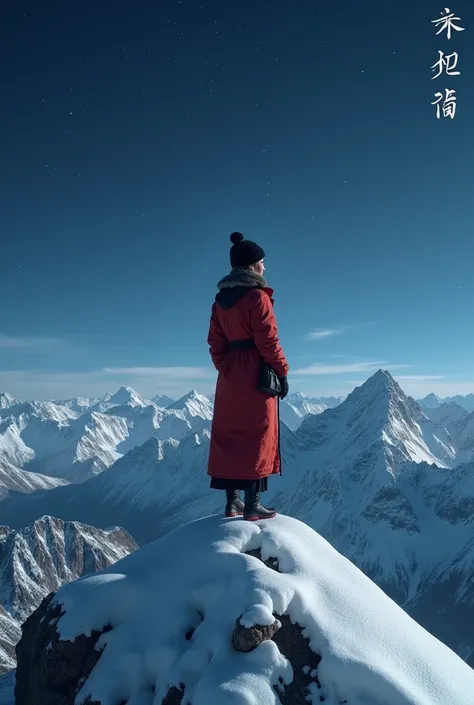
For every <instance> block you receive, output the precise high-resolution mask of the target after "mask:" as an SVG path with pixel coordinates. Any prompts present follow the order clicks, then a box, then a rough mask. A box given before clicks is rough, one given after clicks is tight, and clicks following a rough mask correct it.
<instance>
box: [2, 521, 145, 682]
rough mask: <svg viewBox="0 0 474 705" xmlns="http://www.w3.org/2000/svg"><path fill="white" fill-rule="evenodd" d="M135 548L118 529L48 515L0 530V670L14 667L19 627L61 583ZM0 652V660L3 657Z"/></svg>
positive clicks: (124, 533) (118, 557)
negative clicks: (28, 523) (23, 526)
mask: <svg viewBox="0 0 474 705" xmlns="http://www.w3.org/2000/svg"><path fill="white" fill-rule="evenodd" d="M135 549H136V543H135V541H134V540H133V539H132V537H131V536H129V534H127V532H126V531H124V530H123V529H120V528H118V527H115V528H113V529H108V530H100V529H96V528H95V527H92V526H86V525H84V524H79V523H77V522H73V521H67V522H64V521H62V520H61V519H55V518H53V517H50V516H45V517H42V518H41V519H38V520H36V521H35V522H34V523H33V524H31V525H29V526H27V527H25V528H23V529H20V530H18V531H14V530H13V529H10V528H8V527H6V526H2V527H0V672H1V668H2V665H3V669H4V670H8V669H9V668H14V650H12V649H9V645H10V646H12V645H13V647H14V645H15V644H16V642H17V641H18V639H19V636H20V629H19V625H20V624H21V622H23V620H24V619H26V617H28V615H30V614H31V612H33V610H34V609H36V607H37V606H38V605H39V603H40V602H41V600H42V599H43V598H44V597H46V595H48V594H49V593H50V592H53V591H55V590H57V589H58V587H60V586H61V585H63V584H64V583H67V582H70V581H71V580H76V579H77V578H79V577H81V576H84V575H88V574H89V573H94V572H96V571H98V570H102V569H103V568H106V567H107V566H109V565H112V563H115V562H116V561H118V560H120V559H121V558H123V557H124V556H126V555H128V554H129V553H130V552H131V551H134V550H135ZM2 649H3V652H4V654H3V658H2Z"/></svg>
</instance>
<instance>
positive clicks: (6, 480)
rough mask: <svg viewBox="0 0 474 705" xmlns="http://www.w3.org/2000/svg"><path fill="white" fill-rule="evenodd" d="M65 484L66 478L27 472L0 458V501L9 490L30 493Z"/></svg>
mask: <svg viewBox="0 0 474 705" xmlns="http://www.w3.org/2000/svg"><path fill="white" fill-rule="evenodd" d="M67 484H68V483H67V482H66V480H61V479H58V478H54V477H48V476H47V475H38V474H37V473H34V472H28V471H27V470H22V469H21V468H17V467H16V466H15V465H12V464H11V463H8V462H7V461H6V460H0V502H1V501H2V500H3V499H5V498H6V497H7V496H8V495H9V493H10V492H26V493H30V492H35V491H37V490H50V489H52V488H53V487H59V486H61V485H67Z"/></svg>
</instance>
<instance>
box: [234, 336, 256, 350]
mask: <svg viewBox="0 0 474 705" xmlns="http://www.w3.org/2000/svg"><path fill="white" fill-rule="evenodd" d="M256 347H257V346H256V345H255V340H252V339H250V340H231V341H230V349H231V350H247V349H249V350H250V349H251V348H256Z"/></svg>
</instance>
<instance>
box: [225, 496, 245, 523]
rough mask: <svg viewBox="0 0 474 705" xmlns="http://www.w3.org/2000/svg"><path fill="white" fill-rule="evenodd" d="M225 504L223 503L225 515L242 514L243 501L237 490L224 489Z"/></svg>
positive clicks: (235, 515) (234, 515)
mask: <svg viewBox="0 0 474 705" xmlns="http://www.w3.org/2000/svg"><path fill="white" fill-rule="evenodd" d="M226 495H227V504H226V505H225V515H226V517H237V516H242V514H243V513H244V503H243V502H242V500H241V499H240V492H239V490H226Z"/></svg>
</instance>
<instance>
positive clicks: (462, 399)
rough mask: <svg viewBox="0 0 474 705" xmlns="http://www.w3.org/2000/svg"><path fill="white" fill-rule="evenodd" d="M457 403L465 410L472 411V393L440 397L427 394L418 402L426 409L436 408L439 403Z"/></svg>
mask: <svg viewBox="0 0 474 705" xmlns="http://www.w3.org/2000/svg"><path fill="white" fill-rule="evenodd" d="M453 402H454V403H455V404H458V405H459V406H461V407H462V408H463V409H466V411H469V412H471V411H474V394H466V395H463V394H456V395H455V396H453V397H445V398H444V399H441V397H439V396H438V395H437V394H433V393H432V394H428V396H426V397H424V399H420V401H419V404H420V405H421V406H423V407H426V408H428V409H436V408H437V407H438V406H440V405H441V404H451V403H453Z"/></svg>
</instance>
